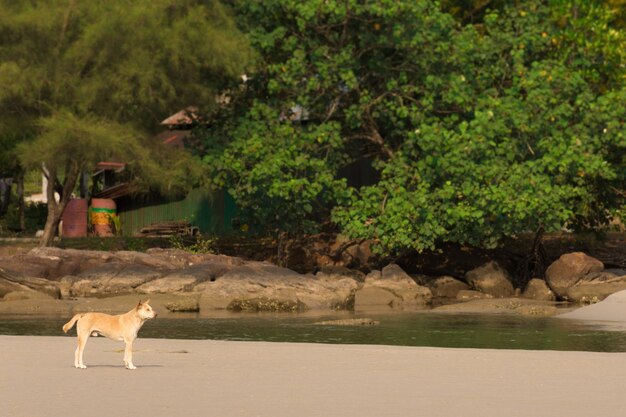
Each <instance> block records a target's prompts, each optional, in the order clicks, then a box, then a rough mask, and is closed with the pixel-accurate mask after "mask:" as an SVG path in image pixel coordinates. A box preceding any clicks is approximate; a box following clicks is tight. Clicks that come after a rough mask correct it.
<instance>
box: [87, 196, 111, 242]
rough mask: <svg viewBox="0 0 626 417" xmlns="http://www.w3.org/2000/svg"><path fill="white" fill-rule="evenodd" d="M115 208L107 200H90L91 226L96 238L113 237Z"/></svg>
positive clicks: (109, 200)
mask: <svg viewBox="0 0 626 417" xmlns="http://www.w3.org/2000/svg"><path fill="white" fill-rule="evenodd" d="M116 209H117V206H116V205H115V201H113V200H111V199H109V198H93V199H92V200H91V210H90V211H91V224H93V230H94V232H95V233H96V236H113V218H114V217H115V212H116Z"/></svg>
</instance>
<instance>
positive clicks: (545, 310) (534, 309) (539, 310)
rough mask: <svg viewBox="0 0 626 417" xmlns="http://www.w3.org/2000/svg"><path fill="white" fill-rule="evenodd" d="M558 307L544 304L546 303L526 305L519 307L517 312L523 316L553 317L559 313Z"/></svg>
mask: <svg viewBox="0 0 626 417" xmlns="http://www.w3.org/2000/svg"><path fill="white" fill-rule="evenodd" d="M558 311H559V310H558V309H557V308H556V307H555V306H544V305H537V306H535V305H524V306H520V307H517V308H516V309H515V312H516V313H517V314H519V315H521V316H540V317H551V316H556V314H557V313H558Z"/></svg>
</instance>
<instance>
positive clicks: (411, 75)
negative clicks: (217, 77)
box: [206, 0, 626, 251]
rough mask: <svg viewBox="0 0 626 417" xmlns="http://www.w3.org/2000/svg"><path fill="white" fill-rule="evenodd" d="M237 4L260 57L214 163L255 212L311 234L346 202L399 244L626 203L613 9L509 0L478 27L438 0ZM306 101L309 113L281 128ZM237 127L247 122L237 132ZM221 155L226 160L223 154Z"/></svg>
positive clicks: (387, 243)
mask: <svg viewBox="0 0 626 417" xmlns="http://www.w3.org/2000/svg"><path fill="white" fill-rule="evenodd" d="M233 3H234V6H235V10H236V12H237V16H238V19H239V22H240V26H241V27H242V29H243V30H244V31H246V32H247V33H248V35H249V39H250V40H251V42H252V44H253V45H254V47H255V48H256V50H257V51H258V53H259V56H260V60H259V61H258V63H257V65H256V68H257V70H256V71H255V72H254V74H250V75H251V76H252V78H253V79H252V81H251V82H249V83H248V86H247V88H246V90H245V91H244V92H243V93H241V94H240V95H239V97H238V100H235V103H234V104H233V105H232V109H231V110H232V111H231V113H230V114H228V115H227V116H229V117H225V115H224V113H223V112H222V113H220V114H219V117H217V118H216V119H215V125H214V127H215V129H214V131H213V133H212V134H208V135H206V136H207V144H208V146H209V148H210V151H209V154H210V155H212V156H209V157H207V161H208V162H210V164H212V166H213V167H214V168H215V176H216V177H218V178H229V181H227V182H225V184H227V186H229V190H230V191H231V192H232V193H233V195H234V196H235V197H236V200H237V202H238V204H239V205H240V206H241V209H242V213H243V215H244V216H247V218H251V219H253V218H258V219H267V218H270V217H271V216H274V218H275V220H276V222H277V223H278V224H281V222H282V225H283V228H285V229H291V230H297V229H298V228H300V229H309V227H308V226H310V225H311V223H310V220H312V219H315V218H316V215H318V216H319V215H321V216H322V217H326V216H327V213H331V212H332V215H331V218H332V220H333V221H334V222H335V224H336V225H337V227H338V229H339V230H340V231H342V232H344V233H346V234H348V235H350V236H353V237H359V238H370V239H374V240H376V241H378V242H379V244H380V246H381V247H382V248H383V249H384V250H387V251H401V250H406V249H415V250H424V249H427V248H434V247H435V246H436V245H437V244H438V243H439V242H442V241H449V242H458V243H463V244H472V245H477V246H482V247H493V246H496V245H498V244H500V243H501V242H502V240H503V239H504V238H506V237H510V236H514V235H516V234H518V233H521V232H526V231H532V230H535V229H536V228H537V227H538V226H540V225H541V226H544V227H545V228H546V230H548V231H554V230H559V229H561V228H563V227H569V228H590V227H595V226H597V225H599V224H603V223H606V221H607V220H608V219H609V218H610V217H611V216H612V215H613V214H614V212H615V210H617V209H619V208H620V207H623V204H624V188H625V183H626V177H625V175H626V170H625V169H624V166H625V163H626V159H625V158H626V156H625V155H626V153H625V148H626V143H625V140H626V136H625V127H624V121H625V120H626V113H625V112H626V106H624V105H623V103H624V102H626V90H625V87H624V85H625V81H626V78H625V76H624V75H625V73H624V69H625V67H624V51H625V50H626V48H624V47H625V46H626V44H625V38H624V34H625V33H624V30H623V27H620V25H619V24H617V23H616V22H618V20H616V16H617V15H616V14H615V8H614V7H609V6H606V5H605V3H601V2H597V3H591V2H577V1H562V2H554V3H548V2H544V1H536V0H533V1H528V2H519V3H518V5H516V6H513V5H507V3H508V2H502V3H499V2H494V4H496V6H497V8H495V9H494V8H489V7H487V8H485V9H484V11H483V10H481V15H480V19H479V20H478V21H472V19H469V21H467V19H463V18H462V17H461V18H460V19H459V18H458V16H457V18H455V17H453V16H452V15H450V14H448V13H446V12H445V11H443V10H441V9H440V8H439V6H438V5H437V4H436V3H435V2H431V1H376V2H358V1H345V2H333V1H331V2H327V1H307V2H296V1H292V0H271V1H265V2H233ZM581 29H584V30H581ZM297 106H300V108H304V109H306V110H307V112H308V121H306V122H302V123H292V122H290V121H289V118H288V117H283V121H282V122H281V121H280V120H279V119H280V118H279V115H281V114H282V115H283V116H284V115H289V112H290V109H294V108H295V107H297ZM259 108H263V109H264V111H263V112H259V110H258V109H259ZM268 109H269V110H268ZM285 119H286V120H285ZM235 125H241V126H245V128H243V129H232V128H224V127H225V126H231V127H232V126H235ZM220 127H222V128H220ZM281 132H286V133H285V134H286V135H289V136H291V140H289V141H287V140H281V139H278V138H281V137H283V133H281ZM323 132H326V134H327V136H328V138H330V139H327V140H323V139H322V140H320V142H319V145H318V144H316V142H315V141H314V140H310V139H308V140H307V138H313V137H316V136H317V135H318V134H319V133H323ZM256 133H258V135H257V134H256ZM331 142H332V143H336V145H335V146H331V147H330V148H329V147H328V144H329V143H331ZM211 144H219V146H218V145H214V146H212V145H211ZM290 145H294V146H295V148H292V149H291V150H290V151H287V149H288V148H289V146H290ZM261 148H263V151H260V149H261ZM222 152H223V153H224V155H227V156H228V157H227V160H228V161H231V162H229V163H228V164H227V165H220V164H216V163H215V161H216V160H217V159H219V158H218V157H216V155H221V154H222ZM258 152H263V153H262V155H263V157H262V158H257V157H256V156H257V153H258ZM364 156H371V157H373V158H374V160H375V163H374V169H376V170H377V171H378V173H379V175H380V180H379V181H378V182H377V183H375V184H374V185H370V186H366V187H362V188H360V189H357V188H351V187H348V186H347V183H346V182H345V181H342V180H341V179H340V175H339V173H340V170H341V168H342V166H345V165H346V164H348V163H350V162H353V161H355V160H358V159H360V158H363V157H364ZM320 158H322V159H323V160H324V161H326V163H324V164H320V165H319V166H317V165H315V164H311V165H309V166H308V169H306V170H294V169H291V168H290V167H291V166H292V165H293V163H294V161H296V160H305V161H317V160H320ZM240 162H241V163H240ZM315 170H317V172H319V173H320V174H321V178H324V180H323V182H322V181H320V182H316V180H315V179H316V176H315V172H316V171H315ZM258 171H263V175H257V172H258ZM311 179H313V181H311ZM251 184H254V185H253V186H251ZM290 184H301V186H300V187H296V188H290V186H289V185H290ZM322 185H323V186H322ZM313 186H315V187H317V188H313ZM320 186H321V187H320ZM312 189H318V190H319V189H324V190H326V193H325V194H324V196H320V194H319V193H316V192H313V191H312ZM318 205H321V206H323V209H322V210H321V212H318V211H317V210H309V208H310V207H311V208H312V207H317V206H318ZM319 213H321V214H319ZM292 214H297V215H292ZM305 225H308V226H307V227H304V226H305Z"/></svg>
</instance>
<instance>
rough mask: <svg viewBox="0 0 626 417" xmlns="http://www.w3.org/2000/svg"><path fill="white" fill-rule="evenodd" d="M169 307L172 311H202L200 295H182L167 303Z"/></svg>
mask: <svg viewBox="0 0 626 417" xmlns="http://www.w3.org/2000/svg"><path fill="white" fill-rule="evenodd" d="M165 308H167V309H168V310H169V311H171V312H172V313H197V312H198V311H200V306H199V304H198V297H195V296H194V297H181V298H178V299H176V300H174V301H170V302H167V303H165Z"/></svg>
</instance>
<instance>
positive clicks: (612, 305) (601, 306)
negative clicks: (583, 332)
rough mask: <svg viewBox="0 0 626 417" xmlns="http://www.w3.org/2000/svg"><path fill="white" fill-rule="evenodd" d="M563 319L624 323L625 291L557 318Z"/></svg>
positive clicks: (625, 312) (625, 311)
mask: <svg viewBox="0 0 626 417" xmlns="http://www.w3.org/2000/svg"><path fill="white" fill-rule="evenodd" d="M557 317H558V318H564V319H575V320H591V321H616V322H621V323H622V324H623V323H626V290H623V291H619V292H616V293H614V294H611V295H609V296H608V297H607V298H606V299H604V300H603V301H600V302H599V303H596V304H591V305H588V306H585V307H582V308H579V309H576V310H574V311H570V312H567V313H564V314H561V315H559V316H557Z"/></svg>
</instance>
